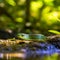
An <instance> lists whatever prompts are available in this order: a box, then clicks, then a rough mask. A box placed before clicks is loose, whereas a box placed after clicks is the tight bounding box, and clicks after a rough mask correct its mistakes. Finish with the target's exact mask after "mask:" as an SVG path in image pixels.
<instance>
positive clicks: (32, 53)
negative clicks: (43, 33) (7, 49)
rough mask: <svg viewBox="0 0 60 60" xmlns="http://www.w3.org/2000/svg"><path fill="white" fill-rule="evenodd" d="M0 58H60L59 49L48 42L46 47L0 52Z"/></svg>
mask: <svg viewBox="0 0 60 60" xmlns="http://www.w3.org/2000/svg"><path fill="white" fill-rule="evenodd" d="M42 47H44V45H42ZM0 60H60V49H56V48H55V47H54V46H52V45H50V44H49V45H48V47H47V49H44V48H42V49H39V48H38V49H36V50H31V49H30V48H29V47H26V48H23V49H21V52H19V53H18V52H15V53H0Z"/></svg>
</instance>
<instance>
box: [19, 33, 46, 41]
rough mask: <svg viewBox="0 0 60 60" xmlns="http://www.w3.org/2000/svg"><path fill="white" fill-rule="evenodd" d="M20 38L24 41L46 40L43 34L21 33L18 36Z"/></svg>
mask: <svg viewBox="0 0 60 60" xmlns="http://www.w3.org/2000/svg"><path fill="white" fill-rule="evenodd" d="M18 38H21V39H23V40H37V41H41V40H45V39H46V36H44V35H42V34H25V33H19V34H18Z"/></svg>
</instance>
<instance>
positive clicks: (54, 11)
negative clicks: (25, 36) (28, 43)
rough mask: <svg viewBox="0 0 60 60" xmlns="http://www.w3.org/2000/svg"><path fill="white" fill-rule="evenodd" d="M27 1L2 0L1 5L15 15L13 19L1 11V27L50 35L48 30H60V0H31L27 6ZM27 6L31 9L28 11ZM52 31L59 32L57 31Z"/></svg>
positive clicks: (0, 0)
mask: <svg viewBox="0 0 60 60" xmlns="http://www.w3.org/2000/svg"><path fill="white" fill-rule="evenodd" d="M26 1H27V0H5V1H3V0H0V2H1V3H0V6H3V8H4V9H6V11H7V12H8V13H9V14H10V15H11V16H12V17H13V19H12V20H11V19H10V18H9V17H8V16H6V15H5V14H3V15H1V13H0V15H1V16H0V22H1V23H0V28H1V29H13V30H14V29H16V30H17V31H18V32H19V33H20V32H21V31H22V32H25V33H35V34H40V33H41V34H43V35H49V33H50V32H51V31H49V32H48V30H57V31H60V5H58V3H59V2H60V0H58V1H57V0H30V3H29V4H30V5H29V7H28V6H26V4H27V2H26ZM27 7H28V8H29V9H28V10H29V11H28V10H27V12H26V9H27ZM26 16H28V17H26ZM7 22H8V23H7ZM2 25H3V26H4V27H2ZM25 27H28V28H25ZM22 32H21V33H22ZM52 33H54V34H59V33H57V32H56V31H53V32H52Z"/></svg>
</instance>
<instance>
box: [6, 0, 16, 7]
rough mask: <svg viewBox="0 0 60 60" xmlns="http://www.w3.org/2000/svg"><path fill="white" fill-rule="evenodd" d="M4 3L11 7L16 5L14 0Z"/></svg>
mask: <svg viewBox="0 0 60 60" xmlns="http://www.w3.org/2000/svg"><path fill="white" fill-rule="evenodd" d="M6 2H7V3H8V4H10V5H12V6H15V5H16V3H15V1H14V0H6Z"/></svg>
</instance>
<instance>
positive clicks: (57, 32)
mask: <svg viewBox="0 0 60 60" xmlns="http://www.w3.org/2000/svg"><path fill="white" fill-rule="evenodd" d="M48 31H49V32H51V33H53V34H60V32H59V31H56V30H48Z"/></svg>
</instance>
